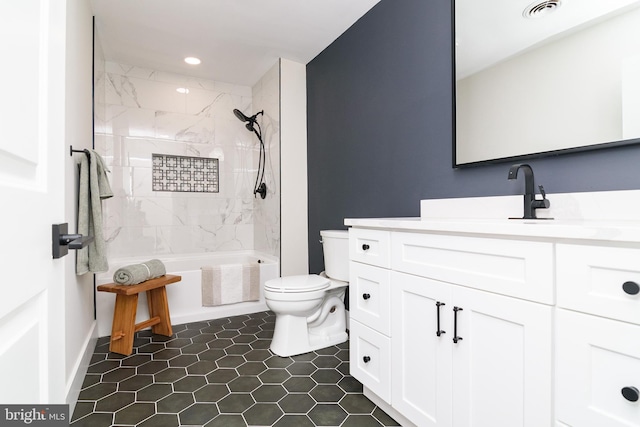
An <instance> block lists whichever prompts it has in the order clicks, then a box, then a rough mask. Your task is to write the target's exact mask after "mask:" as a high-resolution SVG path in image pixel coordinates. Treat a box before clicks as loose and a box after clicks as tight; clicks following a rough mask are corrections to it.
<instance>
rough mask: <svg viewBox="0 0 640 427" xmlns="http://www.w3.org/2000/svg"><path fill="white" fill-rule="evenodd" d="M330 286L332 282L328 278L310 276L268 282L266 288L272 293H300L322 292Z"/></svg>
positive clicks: (281, 278) (290, 277)
mask: <svg viewBox="0 0 640 427" xmlns="http://www.w3.org/2000/svg"><path fill="white" fill-rule="evenodd" d="M329 285H330V280H329V279H328V278H326V277H321V276H318V275H317V274H310V275H300V276H287V277H280V278H278V279H271V280H267V282H266V283H265V284H264V288H265V290H267V291H271V292H281V293H298V292H313V291H321V290H323V289H327V288H328V287H329Z"/></svg>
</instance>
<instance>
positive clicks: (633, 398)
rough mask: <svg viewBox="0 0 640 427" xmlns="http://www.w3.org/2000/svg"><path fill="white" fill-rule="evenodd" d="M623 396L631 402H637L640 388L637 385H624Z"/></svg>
mask: <svg viewBox="0 0 640 427" xmlns="http://www.w3.org/2000/svg"><path fill="white" fill-rule="evenodd" d="M620 391H621V392H622V396H624V398H625V399H627V400H628V401H629V402H637V401H638V397H639V395H640V393H638V389H637V388H635V387H623V388H622V390H620Z"/></svg>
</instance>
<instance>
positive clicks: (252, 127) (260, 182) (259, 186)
mask: <svg viewBox="0 0 640 427" xmlns="http://www.w3.org/2000/svg"><path fill="white" fill-rule="evenodd" d="M233 114H235V116H236V117H237V118H238V120H240V121H241V122H245V123H246V124H245V127H246V128H247V130H248V131H251V132H253V133H255V134H256V136H257V137H258V141H260V156H259V157H258V173H257V175H256V182H255V184H254V186H253V196H254V197H255V195H256V194H260V197H261V198H262V199H264V198H265V197H267V184H265V183H264V169H265V163H266V152H265V148H264V142H263V141H262V129H261V128H260V124H259V123H258V121H257V117H258V116H259V115H260V114H264V111H259V112H258V113H256V114H254V115H253V116H251V117H247V116H246V115H245V114H244V113H243V112H242V111H240V110H238V109H237V108H234V109H233ZM256 127H257V128H258V129H256Z"/></svg>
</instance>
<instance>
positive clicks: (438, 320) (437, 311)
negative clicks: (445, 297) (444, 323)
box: [436, 301, 446, 336]
mask: <svg viewBox="0 0 640 427" xmlns="http://www.w3.org/2000/svg"><path fill="white" fill-rule="evenodd" d="M443 305H446V304H445V303H443V302H440V301H436V313H437V314H436V319H437V322H438V326H437V331H436V335H437V336H440V335H442V334H446V332H445V331H443V330H442V329H440V307H441V306H443Z"/></svg>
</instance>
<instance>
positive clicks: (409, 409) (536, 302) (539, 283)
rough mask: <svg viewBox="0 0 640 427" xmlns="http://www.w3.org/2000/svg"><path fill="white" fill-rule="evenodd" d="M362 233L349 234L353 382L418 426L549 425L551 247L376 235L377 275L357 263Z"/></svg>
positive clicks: (422, 235)
mask: <svg viewBox="0 0 640 427" xmlns="http://www.w3.org/2000/svg"><path fill="white" fill-rule="evenodd" d="M370 231H373V232H374V233H372V236H371V238H373V237H375V236H376V234H377V233H380V232H381V230H368V229H358V228H352V229H351V231H350V233H351V234H350V239H351V248H352V257H351V259H352V262H351V264H350V265H351V270H352V273H351V282H350V294H349V295H350V299H349V301H350V313H351V325H352V326H351V374H352V375H353V376H354V377H355V378H357V379H358V380H360V381H361V382H362V383H363V385H364V386H365V387H367V388H368V389H370V390H371V391H372V392H373V393H375V395H376V396H377V397H379V398H381V399H382V400H383V401H385V402H386V403H388V404H390V407H391V408H392V411H394V415H395V414H396V412H397V414H400V415H401V416H402V417H404V418H406V419H407V420H408V421H410V422H411V423H413V424H415V425H416V426H421V427H422V426H425V427H426V426H465V427H466V426H472V425H475V426H484V425H491V426H492V427H493V426H495V427H501V426H504V427H515V426H528V427H540V426H544V425H550V423H551V420H552V413H551V394H552V383H551V377H550V371H551V369H552V357H551V343H552V339H551V337H552V325H551V319H552V315H551V310H552V309H551V306H550V305H548V304H549V303H551V302H552V300H553V295H552V276H553V272H552V269H551V266H552V262H551V261H552V259H553V251H552V245H551V244H548V243H541V242H516V241H508V240H506V241H504V240H500V239H483V238H476V237H468V236H467V237H461V236H444V235H440V234H429V233H405V232H398V231H383V232H385V233H388V236H389V237H390V238H389V239H388V241H389V242H390V243H389V245H390V246H389V247H390V263H389V266H388V267H387V268H383V267H380V266H369V265H366V264H363V263H362V262H360V261H361V260H363V258H362V255H363V254H361V253H359V252H360V251H361V250H362V246H361V244H362V243H361V242H363V241H366V240H367V234H368V233H369V232H370ZM378 241H379V240H378ZM385 241H386V238H385ZM369 247H371V245H369ZM353 252H355V254H354V253H353ZM378 252H385V251H384V250H381V248H380V247H378ZM376 259H380V258H377V257H376ZM365 260H366V259H365ZM387 280H388V285H385V286H384V287H383V286H381V285H380V282H385V283H387ZM382 288H384V289H385V290H384V291H380V290H379V289H382ZM369 289H375V290H376V292H375V295H376V296H377V297H379V298H390V301H391V305H390V307H389V308H388V311H386V310H387V307H386V305H384V307H385V308H384V310H379V309H378V306H379V305H380V304H377V305H376V304H370V301H371V300H372V299H373V298H374V297H373V296H370V297H369V295H370V294H372V293H371V292H369ZM503 294H506V295H503ZM363 296H368V298H366V299H365V298H363ZM525 297H526V298H529V299H530V301H528V300H525V299H524V298H525ZM540 301H541V302H542V303H541V302H540ZM366 307H374V308H373V309H372V310H369V309H367V308H366ZM454 309H455V311H454ZM368 311H373V312H374V313H377V314H382V318H383V319H384V320H381V319H380V318H379V317H378V316H377V315H376V316H372V315H371V313H368ZM383 313H384V314H383ZM388 325H390V330H387V326H388ZM456 332H457V333H456ZM454 338H455V339H454ZM374 341H375V342H374ZM454 341H455V342H454ZM372 354H374V355H375V356H376V359H377V360H380V361H381V360H389V371H388V372H386V371H381V369H380V368H379V366H378V365H376V364H374V363H372V362H373V356H371V355H372ZM365 360H366V363H365ZM373 379H375V381H373ZM403 425H404V424H403Z"/></svg>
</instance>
